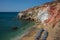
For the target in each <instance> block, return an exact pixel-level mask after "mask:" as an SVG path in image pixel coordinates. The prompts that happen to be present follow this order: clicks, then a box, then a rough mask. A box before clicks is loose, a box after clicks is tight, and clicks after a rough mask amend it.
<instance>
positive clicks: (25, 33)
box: [19, 24, 36, 40]
mask: <svg viewBox="0 0 60 40" xmlns="http://www.w3.org/2000/svg"><path fill="white" fill-rule="evenodd" d="M35 26H36V24H35V25H33V26H32V27H29V28H28V29H27V31H25V32H24V34H22V35H21V36H20V38H19V40H20V39H21V38H23V37H24V36H25V35H27V34H28V33H29V32H30V31H29V30H31V29H32V28H33V27H35Z"/></svg>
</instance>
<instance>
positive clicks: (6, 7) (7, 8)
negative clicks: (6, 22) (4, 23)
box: [0, 0, 52, 12]
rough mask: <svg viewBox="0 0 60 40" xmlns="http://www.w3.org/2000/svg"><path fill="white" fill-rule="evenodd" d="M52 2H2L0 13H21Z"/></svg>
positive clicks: (48, 0) (2, 0)
mask: <svg viewBox="0 0 60 40" xmlns="http://www.w3.org/2000/svg"><path fill="white" fill-rule="evenodd" d="M50 1H52V0H0V12H19V11H22V10H25V9H27V8H31V7H34V6H38V5H41V4H43V3H46V2H50Z"/></svg>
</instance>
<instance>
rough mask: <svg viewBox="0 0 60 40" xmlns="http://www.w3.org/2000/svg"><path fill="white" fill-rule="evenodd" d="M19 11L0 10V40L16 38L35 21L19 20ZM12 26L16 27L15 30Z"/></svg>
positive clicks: (13, 39) (14, 39)
mask: <svg viewBox="0 0 60 40" xmlns="http://www.w3.org/2000/svg"><path fill="white" fill-rule="evenodd" d="M18 13H19V12H0V40H18V38H20V36H22V35H23V34H25V33H26V31H27V29H28V28H30V27H32V26H33V25H34V24H35V23H34V22H32V21H30V20H28V21H26V20H19V19H18ZM13 27H17V29H16V30H14V29H13Z"/></svg>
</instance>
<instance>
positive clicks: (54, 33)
mask: <svg viewBox="0 0 60 40" xmlns="http://www.w3.org/2000/svg"><path fill="white" fill-rule="evenodd" d="M18 18H19V19H24V20H27V19H29V20H34V21H35V22H37V23H42V24H45V26H47V28H46V29H47V30H49V36H48V38H47V40H60V32H59V30H60V28H59V27H60V26H58V25H60V23H59V22H60V0H55V1H52V2H49V3H45V4H43V5H41V6H36V7H33V8H29V9H27V10H25V11H22V12H20V13H19V14H18ZM50 28H51V29H50Z"/></svg>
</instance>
